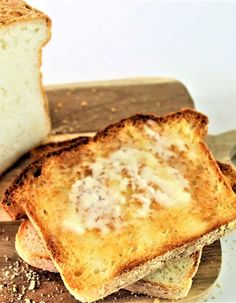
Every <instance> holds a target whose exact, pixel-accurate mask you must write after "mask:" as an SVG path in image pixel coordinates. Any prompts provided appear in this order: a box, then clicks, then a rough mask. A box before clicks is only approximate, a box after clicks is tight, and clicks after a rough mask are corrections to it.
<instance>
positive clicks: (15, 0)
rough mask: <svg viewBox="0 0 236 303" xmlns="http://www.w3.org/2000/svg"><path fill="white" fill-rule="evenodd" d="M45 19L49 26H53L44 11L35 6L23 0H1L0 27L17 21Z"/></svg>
mask: <svg viewBox="0 0 236 303" xmlns="http://www.w3.org/2000/svg"><path fill="white" fill-rule="evenodd" d="M37 19H45V21H46V23H47V26H48V27H51V19H50V18H49V17H48V16H47V15H46V14H44V13H43V12H41V11H39V10H37V9H35V8H33V7H32V6H30V5H28V4H27V3H26V2H24V1H21V0H1V2H0V27H2V26H6V25H9V24H12V23H16V22H23V21H29V20H37Z"/></svg>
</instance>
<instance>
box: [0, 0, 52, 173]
mask: <svg viewBox="0 0 236 303" xmlns="http://www.w3.org/2000/svg"><path fill="white" fill-rule="evenodd" d="M50 26H51V22H50V19H49V18H48V17H47V16H46V15H45V14H43V13H41V12H39V11H38V10H35V9H33V8H31V7H30V6H28V5H27V4H26V3H25V2H23V1H18V0H9V1H4V0H3V1H0V66H1V68H0V79H1V83H0V138H1V144H0V175H1V174H2V173H3V172H4V171H5V170H6V169H7V168H9V167H10V166H11V165H12V164H13V163H14V162H15V161H16V160H17V159H18V158H19V157H20V156H22V155H23V154H24V153H26V152H28V151H29V150H30V149H31V148H33V147H35V146H37V145H39V144H40V143H41V142H42V141H43V140H44V139H45V138H46V137H47V135H48V134H49V132H50V128H51V126H50V119H49V115H48V104H47V98H46V95H45V93H44V90H43V88H42V80H41V78H42V75H41V73H40V66H41V60H42V47H43V46H44V45H45V44H46V43H47V41H48V40H49V39H50V35H51V27H50Z"/></svg>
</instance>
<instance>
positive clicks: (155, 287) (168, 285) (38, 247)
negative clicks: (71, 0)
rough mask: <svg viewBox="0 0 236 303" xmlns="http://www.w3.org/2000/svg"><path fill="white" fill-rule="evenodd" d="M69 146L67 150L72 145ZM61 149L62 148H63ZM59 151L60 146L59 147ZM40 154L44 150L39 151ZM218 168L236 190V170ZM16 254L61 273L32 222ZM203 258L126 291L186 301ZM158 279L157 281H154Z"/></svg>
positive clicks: (184, 261) (181, 262)
mask: <svg viewBox="0 0 236 303" xmlns="http://www.w3.org/2000/svg"><path fill="white" fill-rule="evenodd" d="M65 142H66V146H67V144H68V141H65ZM46 146H48V149H47V151H51V150H52V149H53V148H55V145H54V144H53V145H51V144H49V145H45V146H43V150H44V151H45V150H46ZM60 146H61V144H60ZM56 147H58V145H56ZM38 150H42V148H39V149H38ZM218 166H219V167H220V168H221V171H222V172H223V174H224V177H225V178H226V179H227V180H228V181H229V183H230V184H231V186H232V187H233V186H234V184H235V183H236V170H235V168H234V167H233V166H232V165H230V164H225V163H221V162H218ZM16 250H17V252H18V254H19V256H20V257H21V258H22V259H23V260H24V261H25V262H27V263H28V264H30V265H31V266H34V267H38V268H41V269H43V270H46V271H52V272H57V269H56V268H55V266H54V264H53V261H52V260H51V258H50V256H49V254H48V251H47V249H46V248H45V247H44V245H43V243H42V241H41V240H40V238H39V236H38V234H37V232H36V231H35V229H34V228H33V226H32V224H31V223H30V221H29V220H28V219H25V220H24V221H23V222H22V224H21V225H20V227H19V230H18V232H17V235H16ZM200 258H201V252H200V251H198V252H195V253H193V254H192V255H191V256H185V257H180V258H176V259H174V260H170V261H169V262H167V264H166V265H165V266H164V267H163V268H162V269H159V270H157V271H156V272H155V273H153V274H151V275H150V276H151V279H149V278H148V277H150V276H147V277H145V278H143V279H142V280H140V281H138V282H136V283H134V284H131V285H129V286H126V289H128V290H130V291H133V292H137V293H144V294H147V295H150V296H155V297H159V298H166V299H169V300H177V299H180V298H183V297H185V296H186V295H187V294H188V292H189V290H190V288H191V285H192V278H193V277H194V275H195V273H196V271H197V268H198V264H199V261H200ZM153 277H154V279H153Z"/></svg>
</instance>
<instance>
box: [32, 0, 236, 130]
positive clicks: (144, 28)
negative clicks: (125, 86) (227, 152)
mask: <svg viewBox="0 0 236 303" xmlns="http://www.w3.org/2000/svg"><path fill="white" fill-rule="evenodd" d="M28 2H29V3H31V4H32V5H34V6H36V7H38V8H41V9H42V10H44V11H45V12H47V13H48V15H49V16H50V17H51V18H52V19H53V36H52V40H51V42H50V43H49V44H48V46H47V47H46V48H45V50H44V60H43V71H44V82H45V83H46V84H48V83H63V82H76V81H86V80H97V79H111V78H113V79H114V78H124V77H125V78H127V77H131V76H170V77H174V78H176V79H179V80H181V81H182V82H183V83H184V84H185V85H186V86H187V87H188V89H189V91H190V93H191V95H192V96H193V98H194V101H195V103H196V106H197V108H198V109H199V110H202V111H204V112H205V113H206V114H208V115H209V117H210V131H211V133H218V132H222V131H226V130H229V129H232V128H236V122H235V120H236V2H233V1H221V2H219V1H218V2H214V1H201V2H200V1H88V0H86V1H72V0H71V1H70V0H64V1H62V0H40V1H38V0H29V1H28Z"/></svg>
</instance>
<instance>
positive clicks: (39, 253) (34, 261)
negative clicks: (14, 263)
mask: <svg viewBox="0 0 236 303" xmlns="http://www.w3.org/2000/svg"><path fill="white" fill-rule="evenodd" d="M15 246H16V251H17V253H18V255H19V256H20V257H21V258H22V259H23V260H24V261H25V262H26V263H28V264H30V265H31V266H34V267H37V268H40V269H42V270H46V271H50V272H57V269H56V267H55V266H54V263H53V261H52V260H51V259H50V256H49V254H48V251H47V249H46V248H45V247H44V245H43V243H42V241H41V240H40V238H39V236H38V234H37V232H36V231H35V229H34V228H33V226H32V224H31V223H30V221H29V220H28V219H25V220H24V221H23V222H22V223H21V225H20V227H19V230H18V232H17V234H16V243H15ZM200 259H201V251H197V252H195V253H193V254H192V255H190V256H185V257H179V258H176V259H174V260H170V261H169V262H167V264H165V265H164V266H163V267H162V268H161V269H159V270H157V271H156V272H155V273H153V274H151V275H149V276H147V277H145V278H143V279H142V280H141V281H138V282H136V283H135V284H132V285H129V286H126V287H125V288H126V289H127V290H130V291H132V292H135V293H143V294H147V295H150V296H155V297H158V298H165V299H169V300H177V299H180V298H183V297H185V296H186V295H187V294H188V292H189V290H190V288H191V285H192V278H193V277H194V275H195V274H196V271H197V269H198V265H199V262H200Z"/></svg>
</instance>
